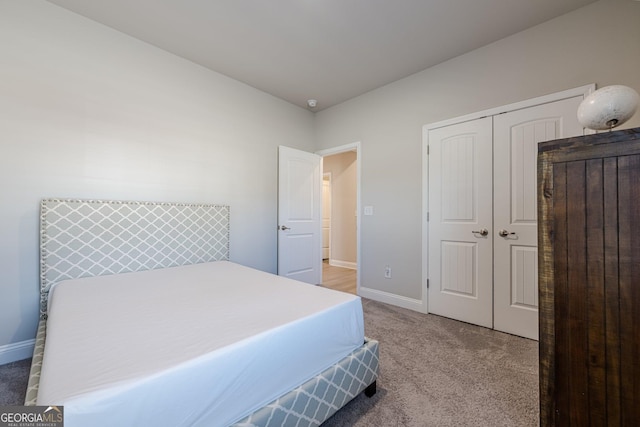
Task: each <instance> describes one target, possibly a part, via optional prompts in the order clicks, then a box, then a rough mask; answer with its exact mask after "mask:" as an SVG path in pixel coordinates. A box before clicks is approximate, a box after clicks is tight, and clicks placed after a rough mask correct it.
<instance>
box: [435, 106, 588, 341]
mask: <svg viewBox="0 0 640 427" xmlns="http://www.w3.org/2000/svg"><path fill="white" fill-rule="evenodd" d="M582 99H583V97H582V96H578V97H574V98H568V99H564V100H561V101H556V102H550V103H547V104H543V105H538V106H534V107H529V108H524V109H521V110H516V111H511V112H507V113H504V114H500V115H496V116H493V117H485V118H481V119H477V120H472V121H469V122H465V123H459V124H454V125H451V126H446V127H443V128H439V129H434V130H431V131H429V216H430V218H429V283H430V287H429V298H428V302H429V312H431V313H434V314H439V315H443V316H446V317H451V318H454V319H458V320H462V321H465V322H469V323H474V324H477V325H481V326H486V327H490V328H491V327H493V328H494V329H497V330H500V331H503V332H508V333H511V334H515V335H520V336H523V337H526V338H531V339H538V277H537V271H538V270H537V265H538V264H537V263H538V261H537V259H538V258H537V170H536V158H537V152H538V143H540V142H543V141H548V140H552V139H558V138H566V137H569V136H576V135H582V134H583V129H582V126H580V124H579V123H578V121H577V118H576V111H577V109H578V105H579V104H580V102H581V101H582ZM453 230H455V231H453Z"/></svg>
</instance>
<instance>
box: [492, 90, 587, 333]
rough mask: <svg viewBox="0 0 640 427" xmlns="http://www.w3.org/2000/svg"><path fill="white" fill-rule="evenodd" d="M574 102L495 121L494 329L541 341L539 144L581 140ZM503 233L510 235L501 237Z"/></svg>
mask: <svg viewBox="0 0 640 427" xmlns="http://www.w3.org/2000/svg"><path fill="white" fill-rule="evenodd" d="M582 99H583V97H582V96H579V97H574V98H570V99H565V100H561V101H556V102H552V103H548V104H543V105H538V106H535V107H530V108H526V109H523V110H516V111H512V112H509V113H505V114H500V115H498V116H495V117H494V159H493V168H494V208H493V211H494V236H493V238H494V264H495V272H494V276H495V277H494V327H495V329H497V330H500V331H503V332H508V333H512V334H515V335H520V336H523V337H527V338H531V339H536V340H537V339H538V299H537V295H538V276H537V274H538V273H537V271H538V270H537V265H538V255H537V244H538V240H537V236H538V234H537V233H538V227H537V205H536V201H537V197H536V193H537V171H536V158H537V154H538V143H540V142H543V141H549V140H552V139H558V138H566V137H570V136H576V135H582V133H583V129H582V126H581V125H580V124H579V123H578V120H577V117H576V111H577V109H578V105H579V104H580V102H581V101H582ZM501 230H504V233H503V234H505V233H506V234H505V235H504V236H503V235H500V234H499V233H500V231H501Z"/></svg>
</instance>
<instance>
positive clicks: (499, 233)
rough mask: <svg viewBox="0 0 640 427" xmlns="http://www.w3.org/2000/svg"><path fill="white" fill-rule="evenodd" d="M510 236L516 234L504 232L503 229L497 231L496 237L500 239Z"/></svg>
mask: <svg viewBox="0 0 640 427" xmlns="http://www.w3.org/2000/svg"><path fill="white" fill-rule="evenodd" d="M512 234H516V233H514V232H513V231H511V232H509V231H507V230H505V229H504V228H503V229H502V230H500V231H498V235H499V236H500V237H507V236H510V235H512Z"/></svg>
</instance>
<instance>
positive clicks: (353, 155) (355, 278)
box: [318, 143, 360, 294]
mask: <svg viewBox="0 0 640 427" xmlns="http://www.w3.org/2000/svg"><path fill="white" fill-rule="evenodd" d="M359 147H360V144H359V143H354V144H349V145H345V146H341V147H336V148H334V149H330V150H323V151H321V152H318V154H320V155H321V156H322V165H323V166H322V172H323V215H322V217H323V239H322V240H323V248H322V251H321V252H322V254H323V255H322V258H323V260H322V261H323V263H322V264H323V267H322V273H323V274H322V284H323V286H326V287H329V288H332V289H337V290H340V291H343V292H349V293H353V294H357V293H358V290H359V276H360V275H359V259H360V250H359V240H360V239H359V237H360V233H359V230H360V219H359V215H358V213H359V207H360V203H359V202H360V187H359V183H360V179H359V176H360V168H359Z"/></svg>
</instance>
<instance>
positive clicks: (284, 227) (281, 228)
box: [278, 225, 291, 231]
mask: <svg viewBox="0 0 640 427" xmlns="http://www.w3.org/2000/svg"><path fill="white" fill-rule="evenodd" d="M278 230H282V231H285V230H291V227H287V226H286V225H281V226H280V227H278Z"/></svg>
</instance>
